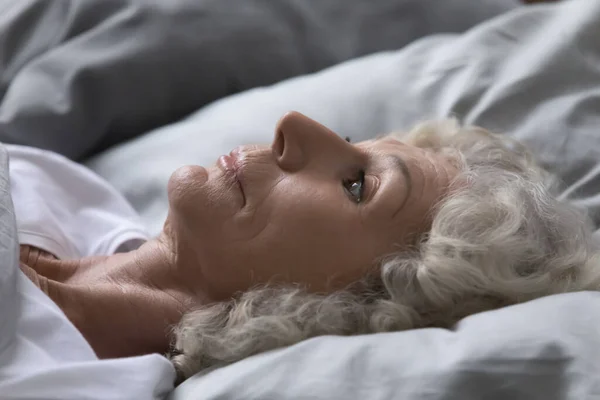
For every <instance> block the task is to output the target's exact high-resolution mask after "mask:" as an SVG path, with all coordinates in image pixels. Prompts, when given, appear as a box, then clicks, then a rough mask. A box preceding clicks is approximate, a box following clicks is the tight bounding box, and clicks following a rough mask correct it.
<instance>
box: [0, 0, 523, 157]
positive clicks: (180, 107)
mask: <svg viewBox="0 0 600 400" xmlns="http://www.w3.org/2000/svg"><path fill="white" fill-rule="evenodd" d="M518 4H519V0H478V1H477V6H473V2H472V1H471V0H444V1H438V0H369V1H368V2H365V1H362V0H268V1H264V0H177V1H164V0H109V1H107V0H60V1H48V0H18V1H16V0H0V141H1V142H6V143H16V144H24V145H29V146H34V147H41V148H45V149H50V150H54V151H56V152H59V153H61V154H63V155H66V156H68V157H70V158H73V159H76V160H82V159H83V158H85V157H88V156H90V155H91V154H94V153H96V152H98V151H100V150H102V149H105V148H107V147H110V146H112V145H115V144H117V143H120V142H122V141H124V140H127V139H130V138H133V137H136V136H138V135H140V134H142V133H144V132H146V131H147V130H150V129H152V128H156V127H158V126H161V125H164V124H167V123H170V122H174V121H176V120H178V119H179V118H181V117H183V116H184V115H186V114H189V113H191V112H192V111H196V110H197V109H199V108H201V107H202V106H204V105H206V104H209V103H210V102H212V101H214V100H217V99H219V98H222V97H225V96H227V95H230V94H233V93H237V92H240V91H243V90H246V89H250V88H253V87H257V86H264V85H268V84H271V83H275V82H278V81H280V80H283V79H285V78H288V77H291V76H297V75H302V74H308V73H311V72H315V71H318V70H321V69H323V68H325V67H328V66H331V65H334V64H337V63H339V62H342V61H345V60H348V59H351V58H354V57H358V56H361V55H365V54H369V53H373V52H376V51H382V50H392V49H399V48H401V47H403V46H404V45H406V44H408V43H410V42H411V41H413V40H414V39H416V38H419V37H421V36H424V35H427V34H431V33H436V32H462V31H464V30H466V29H468V28H470V27H471V26H473V25H475V24H477V23H478V22H480V21H483V20H485V19H487V18H490V17H493V16H495V15H498V14H501V13H502V12H504V11H507V10H510V9H513V8H515V7H516V6H517V5H518Z"/></svg>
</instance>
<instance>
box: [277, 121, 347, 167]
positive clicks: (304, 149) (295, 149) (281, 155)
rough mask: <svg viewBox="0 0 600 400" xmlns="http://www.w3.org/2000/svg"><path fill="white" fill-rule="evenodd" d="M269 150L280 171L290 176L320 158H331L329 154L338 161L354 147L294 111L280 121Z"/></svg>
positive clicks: (327, 129)
mask: <svg viewBox="0 0 600 400" xmlns="http://www.w3.org/2000/svg"><path fill="white" fill-rule="evenodd" d="M271 148H272V150H273V155H274V156H275V159H276V160H277V163H278V164H279V167H280V168H281V169H283V170H286V171H290V172H294V171H297V170H300V169H302V168H304V167H306V166H307V164H308V163H310V162H311V161H314V160H318V159H319V158H323V159H327V158H331V155H332V153H333V155H334V158H336V159H337V161H341V160H340V158H342V157H343V155H344V154H348V153H352V152H353V151H354V146H352V145H351V144H349V143H347V142H346V141H345V140H344V139H342V138H340V137H339V136H338V135H336V134H335V133H334V132H333V131H332V130H330V129H329V128H327V127H326V126H323V125H321V124H320V123H318V122H316V121H314V120H312V119H310V118H308V117H307V116H305V115H303V114H301V113H299V112H296V111H292V112H288V113H287V114H285V115H284V116H283V117H281V119H280V120H279V122H278V123H277V127H276V129H275V139H274V140H273V144H272V145H271Z"/></svg>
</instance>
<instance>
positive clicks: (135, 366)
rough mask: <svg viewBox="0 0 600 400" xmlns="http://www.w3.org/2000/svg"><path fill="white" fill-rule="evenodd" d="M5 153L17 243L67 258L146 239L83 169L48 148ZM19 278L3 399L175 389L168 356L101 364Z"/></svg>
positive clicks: (0, 389)
mask: <svg viewBox="0 0 600 400" xmlns="http://www.w3.org/2000/svg"><path fill="white" fill-rule="evenodd" d="M6 150H7V151H8V155H9V159H10V164H9V165H10V167H9V173H10V183H11V196H12V200H13V204H14V210H15V216H16V222H17V229H18V238H19V243H20V244H29V245H33V246H35V247H38V248H40V249H43V250H46V251H48V252H50V253H52V254H54V255H56V256H57V257H58V258H60V259H68V258H80V257H85V256H92V255H103V254H104V255H106V254H112V253H115V252H117V251H128V250H131V249H134V248H136V247H137V246H139V245H140V244H141V243H143V241H145V240H146V239H147V235H146V233H145V230H144V229H143V227H142V226H141V224H140V222H139V220H138V217H137V215H136V213H135V211H134V210H133V209H132V207H131V206H130V205H129V204H128V203H127V201H126V200H125V199H124V198H123V196H122V195H121V194H119V193H118V192H117V191H116V190H115V189H114V188H112V187H111V186H110V185H109V184H108V183H107V182H105V181H104V180H102V179H101V178H100V177H98V176H97V175H95V174H94V173H92V172H91V171H89V170H88V169H86V168H85V167H83V166H81V165H79V164H76V163H73V162H71V161H70V160H68V159H66V158H64V157H62V156H59V155H57V154H54V153H51V152H48V151H44V150H38V149H33V148H28V147H22V146H12V145H8V146H6ZM0 272H2V271H0ZM17 274H18V276H17V290H16V295H17V301H16V302H15V304H19V303H20V309H19V311H18V314H17V318H16V329H15V332H16V335H15V337H14V340H13V343H12V344H10V345H9V346H7V347H6V348H5V349H4V350H3V351H2V352H0V398H2V399H61V400H67V399H73V400H75V399H77V400H79V399H127V400H129V399H136V400H138V399H140V400H141V399H159V398H164V397H165V396H166V395H167V394H168V393H169V392H170V391H171V390H172V389H173V381H174V378H175V371H174V369H173V367H172V365H171V363H170V362H169V361H168V360H167V359H166V358H164V357H163V356H161V355H159V354H151V355H146V356H141V357H128V358H121V359H108V360H99V359H98V358H97V357H96V355H95V354H94V351H93V350H92V348H91V347H90V345H89V344H88V343H87V342H86V340H85V339H84V338H83V336H82V335H81V334H80V333H79V331H78V330H77V329H76V328H75V326H74V325H73V324H72V323H71V322H70V321H69V320H68V319H67V317H66V316H65V314H64V313H63V312H62V311H61V310H60V308H59V307H58V306H57V305H56V304H55V303H54V302H53V301H52V300H50V298H49V297H48V296H46V295H45V294H44V293H43V292H42V291H41V290H40V289H38V288H37V287H36V286H35V285H34V284H33V283H32V282H31V281H30V280H29V279H28V278H27V277H26V276H25V275H24V274H23V273H22V272H21V271H18V272H17ZM3 328H4V327H3Z"/></svg>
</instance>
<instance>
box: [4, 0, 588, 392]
mask: <svg viewBox="0 0 600 400" xmlns="http://www.w3.org/2000/svg"><path fill="white" fill-rule="evenodd" d="M434 3H435V4H434ZM19 4H23V5H22V6H21V5H18V6H12V7H13V8H12V10H13V11H12V12H14V13H16V14H15V15H18V16H20V17H19V18H22V19H23V21H29V22H31V21H35V23H36V26H38V27H40V26H42V27H43V26H46V28H45V29H46V31H44V32H41V31H36V30H35V29H33V30H32V32H30V34H29V37H37V36H40V37H43V38H45V40H46V42H44V43H42V44H40V45H39V46H42V47H44V46H45V47H44V48H45V50H44V52H43V53H39V49H34V48H27V46H25V50H22V51H21V52H17V53H15V54H17V55H18V57H13V58H12V59H11V62H10V63H5V64H4V65H5V66H7V67H6V68H5V70H4V73H3V75H2V81H0V84H1V85H2V86H0V88H1V90H2V91H1V92H0V93H2V94H3V101H2V103H1V104H0V140H2V141H8V142H17V143H22V144H30V145H35V146H39V147H45V148H50V149H53V150H55V151H59V152H61V153H63V154H66V155H68V156H70V157H71V158H74V159H77V160H80V161H82V162H84V163H85V164H86V165H88V166H89V167H90V168H92V169H93V170H95V171H96V172H97V173H99V174H100V175H101V176H103V177H105V178H106V179H107V180H109V181H110V182H111V183H112V184H113V185H115V186H116V187H117V188H118V189H119V190H121V191H122V192H123V193H124V194H125V196H126V197H127V198H128V199H129V200H130V201H131V203H132V204H133V205H134V206H135V207H136V209H137V210H138V211H139V212H140V214H141V215H142V217H143V219H144V221H145V223H146V224H147V226H148V229H149V230H150V231H151V232H153V233H157V232H158V231H159V230H160V228H161V226H162V222H163V220H164V217H165V215H166V212H167V200H166V197H165V191H164V188H165V185H166V181H167V180H168V177H169V175H170V173H171V172H172V171H173V170H174V169H175V168H177V167H178V166H181V165H185V164H190V163H192V164H207V163H211V162H213V161H214V160H215V159H216V158H217V157H218V156H219V155H220V154H224V153H226V152H228V151H229V150H230V149H231V148H232V147H234V146H236V145H238V144H241V143H256V142H269V141H270V140H271V138H272V135H273V128H274V126H275V123H276V121H277V119H278V117H279V116H281V114H282V113H284V112H285V111H288V110H298V111H300V112H303V113H305V114H307V115H309V116H311V117H313V118H314V119H316V120H318V121H321V122H323V123H325V124H326V125H328V126H330V127H331V128H332V129H334V130H335V131H336V132H338V133H340V134H341V135H343V136H350V137H352V139H353V140H354V141H359V140H361V139H364V138H369V137H372V136H373V135H376V134H380V133H384V132H388V131H391V130H402V129H406V128H408V127H410V126H411V125H413V124H414V123H416V122H418V121H421V120H423V119H430V118H442V117H447V116H454V117H456V118H458V119H459V120H460V121H461V122H464V123H466V124H477V125H481V126H483V127H485V128H488V129H491V130H494V131H497V132H501V133H504V134H507V135H512V136H514V137H516V138H518V139H520V140H522V141H524V142H525V143H527V144H528V145H529V146H530V147H531V148H532V149H533V150H534V152H535V153H536V155H537V156H538V158H539V160H540V162H542V164H543V165H544V166H545V167H547V168H548V169H549V170H550V171H551V172H553V173H554V175H555V176H556V179H557V184H558V186H559V188H560V190H561V193H562V194H561V196H562V197H563V198H564V199H565V200H567V201H571V202H574V203H575V204H577V205H579V206H581V207H582V208H585V209H586V210H587V211H588V212H589V214H590V216H591V217H592V220H593V222H594V224H595V225H596V229H598V228H599V227H600V190H599V189H600V134H599V133H598V129H599V128H598V127H599V126H600V2H598V1H595V0H571V1H564V2H560V3H557V4H552V5H535V6H520V5H519V4H518V3H517V2H516V1H492V0H488V1H479V2H478V4H479V5H480V6H478V7H472V4H473V3H472V2H469V1H448V2H444V3H443V4H444V5H441V4H442V3H441V2H435V1H420V2H417V1H379V0H378V1H372V2H369V7H368V10H365V9H364V8H363V7H362V6H360V5H356V6H355V7H354V6H353V7H346V6H342V5H341V4H342V2H341V1H328V2H318V1H316V0H315V1H287V2H284V1H281V2H273V3H267V2H261V1H247V2H241V1H238V2H235V1H224V2H221V3H219V2H215V1H212V2H211V1H202V2H201V1H194V2H192V1H188V2H186V1H184V2H180V3H177V4H178V5H177V6H176V5H175V3H168V2H158V1H157V2H153V1H147V2H133V1H131V2H127V1H125V0H123V1H113V2H105V3H104V4H105V5H103V6H99V5H98V3H96V2H93V1H88V2H81V3H79V5H77V6H74V9H75V10H74V11H73V10H71V14H69V15H71V17H70V18H74V19H72V20H68V19H66V20H65V21H76V20H77V21H83V20H85V21H86V24H91V26H93V29H91V30H90V32H89V33H88V34H86V35H79V36H77V35H78V32H77V29H78V28H77V24H74V23H73V24H72V25H69V24H67V26H70V28H69V29H64V30H62V31H60V32H58V33H56V32H54V34H52V35H49V34H48V32H50V31H51V30H52V29H53V27H54V25H53V24H51V23H50V22H49V21H51V20H52V18H51V17H50V16H49V15H54V14H52V13H56V15H62V14H61V13H62V12H63V11H64V10H61V9H56V7H57V6H52V7H51V6H49V5H46V3H42V2H35V1H30V2H24V3H19ZM31 4H34V5H35V4H37V5H35V6H31ZM47 4H49V3H47ZM223 4H225V5H223ZM265 4H271V6H269V7H266V6H265ZM275 4H276V6H275ZM346 4H348V3H344V5H346ZM357 4H358V2H357ZM363 4H365V3H363ZM25 5H27V6H25ZM183 5H185V6H183ZM227 5H229V6H231V7H230V8H227ZM233 5H235V7H233ZM134 6H135V7H134ZM19 7H23V8H22V10H25V9H26V8H27V7H30V8H29V9H28V10H29V11H28V12H27V13H25V12H23V11H21V14H19V13H18V12H17V11H19V10H21V9H20V8H19ZM111 7H112V8H111ZM132 7H133V8H132ZM444 7H447V8H444ZM460 7H462V8H460ZM1 8H2V6H0V9H1ZM59 8H60V7H59ZM432 10H433V11H432ZM8 11H9V12H10V11H11V9H9V10H8ZM100 11H102V12H100ZM67 14H68V13H67ZM6 15H9V13H7V12H4V13H0V21H1V20H2V18H7V17H6ZM249 15H251V16H252V18H250V17H248V16H249ZM274 15H275V16H277V18H276V20H277V21H284V22H281V23H279V22H277V23H274V24H273V25H272V26H270V28H269V29H263V30H261V29H257V27H259V26H261V27H262V26H264V24H262V25H261V24H260V21H263V22H264V21H265V19H269V18H274V17H273V16H274ZM332 16H335V17H336V18H333V17H332ZM236 17H237V18H238V19H237V20H236ZM338 17H339V18H338ZM342 17H343V18H342ZM492 17H493V18H492ZM13 18H14V17H13ZM53 18H57V17H56V16H54V17H53ZM65 18H66V17H65ZM78 18H79V19H78ZM165 18H166V21H167V22H165ZM168 18H171V19H170V20H169V19H168ZM240 18H241V19H242V20H244V21H245V22H243V23H239V19H240ZM365 18H366V19H365ZM198 20H201V21H203V23H198ZM324 20H327V21H338V22H329V23H324V22H323V21H324ZM13 21H14V19H13ZM139 21H144V24H143V25H141V28H140V27H139V26H140V25H139V24H140V22H139ZM169 21H170V22H171V23H169ZM173 21H176V22H177V24H174V23H173ZM222 21H237V23H235V24H234V22H231V24H232V25H227V24H225V23H224V22H222ZM361 21H362V22H361ZM365 21H367V22H365ZM373 21H377V24H374V23H373ZM398 21H402V23H399V22H398ZM415 21H418V23H417V22H415ZM44 23H46V25H44ZM292 23H293V24H295V25H294V26H300V27H302V29H299V30H294V31H290V30H289V29H288V30H286V26H287V25H286V24H292ZM23 24H25V22H23ZM136 24H137V25H136ZM186 24H188V25H186ZM336 24H337V25H336ZM0 25H1V24H0ZM27 26H29V25H27ZM136 27H137V28H136ZM234 28H235V29H234ZM40 29H41V28H40ZM136 29H141V30H142V31H144V32H145V38H146V39H144V40H138V39H139V38H138V39H135V40H134V39H131V40H122V41H121V42H122V43H121V42H119V43H115V47H108V48H107V47H106V42H107V41H108V42H110V40H111V37H113V36H111V35H116V37H125V36H124V34H125V33H127V34H131V35H133V33H135V32H138V30H136ZM256 31H258V33H256ZM107 32H108V33H107ZM356 32H358V33H359V34H356ZM250 33H252V34H250ZM36 35H37V36H36ZM61 35H62V36H61ZM240 35H241V36H242V37H244V39H243V40H242V41H240V39H239V38H240ZM9 36H10V35H4V36H2V35H0V38H1V37H5V38H6V37H9ZM422 36H423V37H422ZM417 37H422V38H420V39H419V40H414V39H417ZM65 38H68V39H65ZM315 38H322V39H323V40H315ZM53 40H54V42H53ZM36 43H39V41H38V42H36ZM61 43H62V44H61ZM223 43H227V45H228V46H227V48H226V49H225V50H222V49H221V51H218V50H219V46H221V47H223ZM289 43H294V46H292V47H291V48H292V49H293V50H290V46H289ZM314 43H318V45H315V44H314ZM161 46H162V47H161ZM5 48H6V47H5ZM107 49H108V50H107ZM36 51H37V53H36ZM99 52H100V53H99ZM236 54H238V55H239V54H241V55H242V58H243V61H244V63H243V64H240V61H239V59H235V58H233V57H234V56H235V55H236ZM274 57H275V58H274ZM277 57H279V58H277ZM0 58H2V57H0ZM69 62H70V63H69ZM6 71H8V72H6ZM127 77H128V78H129V79H126V78H127ZM8 82H11V83H10V84H9V83H8ZM32 93H35V95H32ZM599 311H600V295H599V294H598V293H591V292H589V293H576V294H566V295H557V296H550V297H547V298H543V299H539V300H535V301H532V302H529V303H525V304H522V305H517V306H513V307H507V308H504V309H500V310H497V311H492V312H486V313H481V314H477V315H473V316H471V317H468V318H466V319H464V320H462V321H461V322H460V323H458V324H457V325H456V327H454V329H452V330H442V329H421V330H414V331H408V332H399V333H389V334H378V335H366V336H356V337H347V338H342V337H321V338H315V339H311V340H308V341H306V342H302V343H299V344H297V345H295V346H292V347H289V348H286V349H281V350H277V351H273V352H269V353H266V354H262V355H258V356H255V357H251V358H249V359H246V360H243V361H241V362H238V363H236V364H233V365H231V366H229V367H225V368H221V369H218V370H215V371H212V372H210V373H208V374H203V375H198V376H195V377H193V378H192V379H189V380H188V381H186V382H184V383H183V384H182V385H181V386H180V387H178V388H177V389H176V390H175V391H174V392H173V394H172V395H171V399H172V400H189V399H238V398H239V399H299V398H307V399H308V398H310V399H345V400H354V399H356V400H362V399H366V398H369V399H390V398H398V399H424V398H426V399H456V398H460V399H481V398H486V399H538V398H539V399H544V400H547V399H577V400H580V399H585V398H594V397H596V396H599V395H600V362H599V361H598V360H600V318H598V317H597V316H598V315H600V312H599Z"/></svg>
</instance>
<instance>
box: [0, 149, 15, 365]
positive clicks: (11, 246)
mask: <svg viewBox="0 0 600 400" xmlns="http://www.w3.org/2000/svg"><path fill="white" fill-rule="evenodd" d="M18 265H19V243H18V240H17V224H16V221H15V213H14V208H13V203H12V198H11V195H10V179H9V174H8V154H7V153H6V149H5V148H4V146H2V145H1V144H0V354H1V353H4V352H5V351H8V350H9V349H10V345H11V343H12V341H13V339H14V337H15V327H16V320H17V315H18V313H19V310H20V308H19V307H20V305H19V304H18V303H17V292H16V290H17V268H18ZM0 358H1V357H0Z"/></svg>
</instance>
